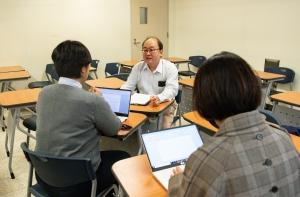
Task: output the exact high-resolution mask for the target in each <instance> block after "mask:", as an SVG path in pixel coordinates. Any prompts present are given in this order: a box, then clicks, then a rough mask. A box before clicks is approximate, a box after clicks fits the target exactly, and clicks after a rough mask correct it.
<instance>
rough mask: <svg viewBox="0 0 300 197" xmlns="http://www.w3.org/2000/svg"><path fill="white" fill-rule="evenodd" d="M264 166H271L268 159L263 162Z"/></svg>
mask: <svg viewBox="0 0 300 197" xmlns="http://www.w3.org/2000/svg"><path fill="white" fill-rule="evenodd" d="M264 164H265V165H267V166H271V165H272V161H271V160H270V159H266V161H265V163H264Z"/></svg>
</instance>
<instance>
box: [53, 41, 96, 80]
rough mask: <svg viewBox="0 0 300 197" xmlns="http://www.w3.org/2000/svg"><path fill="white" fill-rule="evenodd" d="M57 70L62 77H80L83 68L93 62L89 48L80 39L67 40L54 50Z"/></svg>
mask: <svg viewBox="0 0 300 197" xmlns="http://www.w3.org/2000/svg"><path fill="white" fill-rule="evenodd" d="M51 57H52V60H53V62H54V65H55V70H56V72H57V74H58V76H60V77H67V78H73V79H75V78H80V77H81V70H82V68H83V67H87V66H88V65H89V64H90V63H91V62H92V57H91V54H90V52H89V50H88V49H87V48H86V47H85V46H84V45H83V44H82V43H81V42H78V41H73V40H66V41H64V42H62V43H60V44H59V45H58V46H57V47H56V48H55V49H54V50H53V52H52V56H51Z"/></svg>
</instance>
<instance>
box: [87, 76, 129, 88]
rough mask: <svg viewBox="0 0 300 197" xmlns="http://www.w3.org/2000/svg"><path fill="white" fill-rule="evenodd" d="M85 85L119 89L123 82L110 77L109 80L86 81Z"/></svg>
mask: <svg viewBox="0 0 300 197" xmlns="http://www.w3.org/2000/svg"><path fill="white" fill-rule="evenodd" d="M85 83H86V84H87V85H88V86H95V87H102V88H115V89H119V88H120V87H121V86H122V85H123V84H124V83H125V81H123V80H121V79H118V78H115V77H110V78H102V79H94V80H87V81H85Z"/></svg>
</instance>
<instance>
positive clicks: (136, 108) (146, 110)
mask: <svg viewBox="0 0 300 197" xmlns="http://www.w3.org/2000/svg"><path fill="white" fill-rule="evenodd" d="M173 103H174V99H173V100H170V101H167V102H164V103H161V104H160V105H159V106H157V107H154V106H153V105H152V103H151V102H150V103H149V104H148V105H146V106H142V105H130V111H132V112H138V113H143V114H146V115H147V116H148V117H149V116H153V115H158V123H157V130H159V129H161V123H162V114H163V112H164V111H165V110H166V109H167V108H168V107H169V106H170V105H172V104H173ZM150 118H151V117H150Z"/></svg>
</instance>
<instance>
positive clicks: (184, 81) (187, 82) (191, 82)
mask: <svg viewBox="0 0 300 197" xmlns="http://www.w3.org/2000/svg"><path fill="white" fill-rule="evenodd" d="M194 82H195V78H188V79H181V80H178V83H179V85H184V86H189V87H194Z"/></svg>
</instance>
